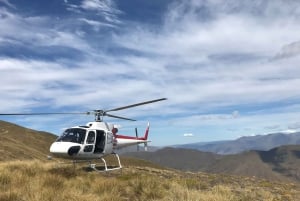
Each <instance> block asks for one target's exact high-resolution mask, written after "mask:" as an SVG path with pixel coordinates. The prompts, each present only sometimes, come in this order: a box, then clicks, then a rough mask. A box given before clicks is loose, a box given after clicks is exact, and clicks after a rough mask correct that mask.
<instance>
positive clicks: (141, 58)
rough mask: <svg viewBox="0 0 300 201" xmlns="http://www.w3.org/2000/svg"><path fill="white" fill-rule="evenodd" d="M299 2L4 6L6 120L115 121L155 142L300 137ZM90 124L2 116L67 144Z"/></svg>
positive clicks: (0, 23) (163, 0)
mask: <svg viewBox="0 0 300 201" xmlns="http://www.w3.org/2000/svg"><path fill="white" fill-rule="evenodd" d="M299 65H300V2H299V1H297V0H245V1H239V0H181V1H180V0H152V1H149V0H127V1H124V0H51V1H40V0H28V1H22V0H0V78H1V79H0V113H26V112H86V111H90V110H94V109H112V108H115V107H121V106H125V105H130V104H134V103H138V102H143V101H148V100H152V99H158V98H167V99H168V100H166V101H162V102H157V103H153V104H149V105H144V106H140V107H135V108H131V109H127V110H121V111H117V112H111V114H114V115H119V116H125V117H128V118H133V119H136V120H138V121H136V122H129V121H123V120H118V119H112V118H105V120H106V121H108V122H111V123H115V124H118V125H121V128H120V129H119V132H120V133H121V134H132V135H134V128H135V127H138V130H139V135H143V133H144V129H145V127H146V125H147V122H148V121H149V122H150V124H151V127H150V140H151V141H152V145H155V146H166V145H172V144H185V143H193V142H206V141H217V140H231V139H236V138H238V137H241V136H250V135H257V134H268V133H275V132H282V131H284V132H286V133H290V132H295V131H299V129H300V119H299V117H300V90H299V86H300V66H299ZM93 118H94V117H93V116H89V115H52V116H14V117H8V116H1V117H0V119H1V120H5V121H9V122H12V123H16V124H19V125H22V126H25V127H28V128H32V129H36V130H43V131H48V132H52V133H54V134H56V135H59V134H60V133H61V132H62V131H63V130H64V129H65V128H68V127H71V126H75V125H84V124H86V123H87V122H89V121H93Z"/></svg>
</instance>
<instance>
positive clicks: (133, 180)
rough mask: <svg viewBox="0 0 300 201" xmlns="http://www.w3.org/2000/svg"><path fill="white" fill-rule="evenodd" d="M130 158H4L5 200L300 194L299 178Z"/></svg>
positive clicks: (219, 199) (213, 199) (223, 199)
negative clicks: (80, 161)
mask: <svg viewBox="0 0 300 201" xmlns="http://www.w3.org/2000/svg"><path fill="white" fill-rule="evenodd" d="M126 163H127V165H125V167H124V168H123V169H122V171H114V172H109V173H97V172H92V171H87V169H86V168H83V166H81V165H80V166H79V165H78V166H77V167H76V168H75V169H74V168H73V166H72V165H58V164H57V163H55V162H41V161H38V160H34V161H12V162H3V163H0V201H41V200H43V201H56V200H70V201H77V200H78V201H79V200H80V201H98V200H99V201H100V200H101V201H102V200H104V201H120V200H124V201H125V200H130V201H143V200H145V201H146V200H147V201H151V200H152V201H154V200H162V201H182V200H186V201H194V200H195V201H196V200H199V201H200V200H201V201H202V200H204V201H227V200H228V201H229V200H230V201H243V200H245V201H250V200H251V201H252V200H268V201H271V200H273V201H277V200H278V201H279V200H286V201H292V200H297V198H299V197H300V189H299V186H297V185H296V184H288V183H274V182H269V181H267V180H259V179H256V178H248V177H236V176H227V175H216V174H204V173H188V172H180V171H174V170H168V169H163V168H159V167H151V166H148V165H146V166H145V164H144V162H143V161H140V164H142V166H138V162H137V161H135V162H134V163H133V162H132V161H131V162H130V161H129V162H128V161H126V160H125V162H124V164H126ZM129 163H131V165H130V164H129ZM132 164H134V165H132ZM143 164H144V165H143Z"/></svg>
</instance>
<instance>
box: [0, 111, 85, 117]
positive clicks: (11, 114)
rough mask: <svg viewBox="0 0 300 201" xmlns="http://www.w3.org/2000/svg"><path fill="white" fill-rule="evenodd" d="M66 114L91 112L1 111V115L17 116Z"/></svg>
mask: <svg viewBox="0 0 300 201" xmlns="http://www.w3.org/2000/svg"><path fill="white" fill-rule="evenodd" d="M64 114H87V115H88V114H90V112H40V113H0V115H3V116H5V115H7V116H14V115H15V116H17V115H64Z"/></svg>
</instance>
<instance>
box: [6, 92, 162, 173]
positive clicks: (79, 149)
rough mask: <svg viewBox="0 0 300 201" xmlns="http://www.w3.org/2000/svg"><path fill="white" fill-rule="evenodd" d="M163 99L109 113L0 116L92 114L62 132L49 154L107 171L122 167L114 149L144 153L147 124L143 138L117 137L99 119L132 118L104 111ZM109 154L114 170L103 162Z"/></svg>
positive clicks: (116, 129) (113, 131)
mask: <svg viewBox="0 0 300 201" xmlns="http://www.w3.org/2000/svg"><path fill="white" fill-rule="evenodd" d="M163 100H166V98H161V99H155V100H150V101H146V102H141V103H136V104H132V105H127V106H123V107H118V108H114V109H110V110H93V111H90V112H83V113H2V114H0V115H52V114H54V115H57V114H63V115H64V114H87V115H90V114H94V115H95V121H93V122H89V123H87V124H86V125H85V126H75V127H71V128H68V129H66V130H65V131H64V132H63V133H62V135H61V136H59V137H58V138H57V139H56V141H55V142H53V143H52V145H51V146H50V153H51V154H52V155H53V156H54V157H57V158H64V159H71V160H72V161H73V163H74V164H75V163H77V162H79V161H88V162H89V163H90V167H91V168H92V169H94V170H96V171H110V170H116V169H121V168H122V165H121V162H120V158H119V155H118V154H117V153H115V150H116V149H120V148H123V147H127V146H132V145H138V144H144V146H145V150H147V143H148V142H149V141H148V134H149V123H148V126H147V129H146V131H145V134H144V136H143V137H138V134H137V129H136V136H127V135H120V134H117V133H118V128H117V127H116V126H115V125H114V124H110V123H107V122H104V121H103V117H104V116H108V117H113V118H118V119H123V120H129V121H135V120H134V119H129V118H125V117H120V116H116V115H112V114H109V113H108V112H112V111H118V110H123V109H127V108H131V107H136V106H140V105H145V104H149V103H154V102H158V101H163ZM111 154H112V155H114V156H115V157H116V158H117V161H118V166H117V167H109V166H108V165H107V163H106V161H105V159H104V157H105V156H108V155H111ZM51 158H52V156H49V159H51ZM95 159H101V160H102V162H103V163H104V170H100V169H98V168H96V164H92V163H91V161H92V160H95Z"/></svg>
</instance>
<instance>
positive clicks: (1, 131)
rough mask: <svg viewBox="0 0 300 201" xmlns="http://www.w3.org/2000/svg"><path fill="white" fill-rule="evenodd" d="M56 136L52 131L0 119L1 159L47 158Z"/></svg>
mask: <svg viewBox="0 0 300 201" xmlns="http://www.w3.org/2000/svg"><path fill="white" fill-rule="evenodd" d="M56 138H57V136H56V135H53V134H51V133H46V132H41V131H35V130H31V129H28V128H24V127H21V126H18V125H16V124H12V123H8V122H5V121H0V161H6V160H16V159H17V160H22V159H33V158H34V159H46V158H47V155H48V154H49V147H50V145H51V143H52V142H53V141H54V140H55V139H56Z"/></svg>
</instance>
